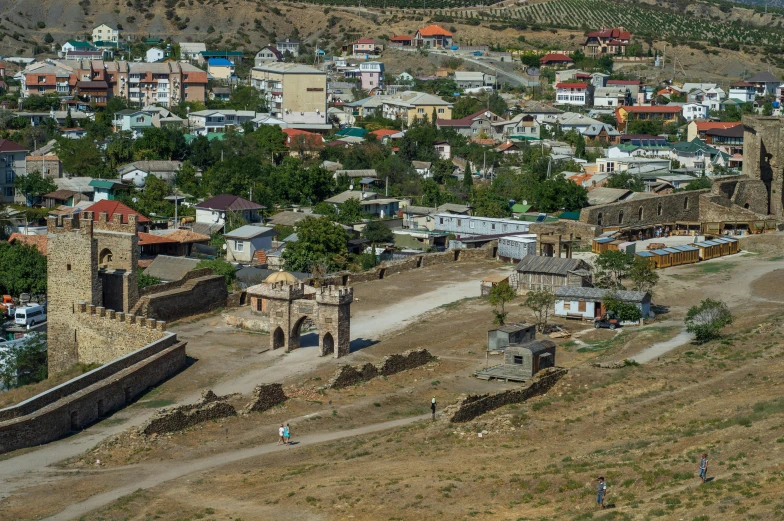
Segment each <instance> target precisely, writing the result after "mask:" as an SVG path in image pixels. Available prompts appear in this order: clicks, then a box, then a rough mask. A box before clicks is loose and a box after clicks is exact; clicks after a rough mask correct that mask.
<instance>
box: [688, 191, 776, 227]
mask: <svg viewBox="0 0 784 521" xmlns="http://www.w3.org/2000/svg"><path fill="white" fill-rule="evenodd" d="M760 218H762V216H760V215H757V214H756V213H754V212H752V211H751V210H747V209H745V208H743V207H740V206H738V205H735V204H732V203H731V202H730V201H728V200H727V199H724V198H723V197H722V196H718V195H710V194H704V195H703V196H702V197H701V198H700V222H704V223H710V222H733V221H739V222H749V221H756V220H758V219H760Z"/></svg>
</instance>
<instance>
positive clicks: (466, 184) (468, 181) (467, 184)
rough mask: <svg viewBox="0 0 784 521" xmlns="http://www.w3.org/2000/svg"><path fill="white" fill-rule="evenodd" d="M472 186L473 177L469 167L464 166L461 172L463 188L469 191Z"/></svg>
mask: <svg viewBox="0 0 784 521" xmlns="http://www.w3.org/2000/svg"><path fill="white" fill-rule="evenodd" d="M472 186H474V176H473V174H472V173H471V166H470V165H468V164H466V167H465V171H464V172H463V188H466V189H468V190H470V189H471V187H472Z"/></svg>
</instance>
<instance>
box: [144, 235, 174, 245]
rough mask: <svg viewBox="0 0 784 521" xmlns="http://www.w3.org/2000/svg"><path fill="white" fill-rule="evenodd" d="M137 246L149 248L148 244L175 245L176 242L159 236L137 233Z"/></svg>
mask: <svg viewBox="0 0 784 521" xmlns="http://www.w3.org/2000/svg"><path fill="white" fill-rule="evenodd" d="M137 235H138V236H139V246H149V245H150V244H176V243H177V242H178V241H175V240H172V239H169V238H168V237H165V236H161V235H153V234H151V233H144V232H139V233H138V234H137Z"/></svg>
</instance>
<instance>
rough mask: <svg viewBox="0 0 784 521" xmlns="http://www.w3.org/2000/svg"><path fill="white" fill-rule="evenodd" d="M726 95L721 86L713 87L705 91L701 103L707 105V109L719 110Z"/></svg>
mask: <svg viewBox="0 0 784 521" xmlns="http://www.w3.org/2000/svg"><path fill="white" fill-rule="evenodd" d="M726 97H727V93H726V92H724V89H722V88H721V87H714V88H712V89H708V90H706V91H705V97H704V98H703V100H702V104H703V105H705V106H707V107H708V110H710V111H713V112H720V111H721V102H722V101H724V99H725V98H726Z"/></svg>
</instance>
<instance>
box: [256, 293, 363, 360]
mask: <svg viewBox="0 0 784 521" xmlns="http://www.w3.org/2000/svg"><path fill="white" fill-rule="evenodd" d="M248 297H249V299H250V301H251V309H252V310H253V311H254V312H255V313H259V314H263V315H266V316H268V317H269V331H270V335H271V336H272V339H271V345H272V348H273V349H279V348H281V347H285V348H286V350H287V351H290V350H292V349H297V348H299V346H300V333H301V332H302V328H303V325H304V324H305V323H306V321H308V320H310V321H311V322H312V323H314V324H316V327H317V328H318V336H319V344H318V345H319V353H320V354H321V356H326V355H328V354H333V355H334V357H335V358H339V357H341V356H345V355H347V354H349V351H350V342H351V303H352V302H353V301H354V289H353V288H351V287H347V286H321V287H319V288H313V287H311V286H306V285H305V284H304V283H299V282H288V281H281V282H263V283H261V284H257V285H256V286H252V287H250V288H248ZM309 297H312V298H309ZM262 302H263V303H264V304H263V306H262Z"/></svg>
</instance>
